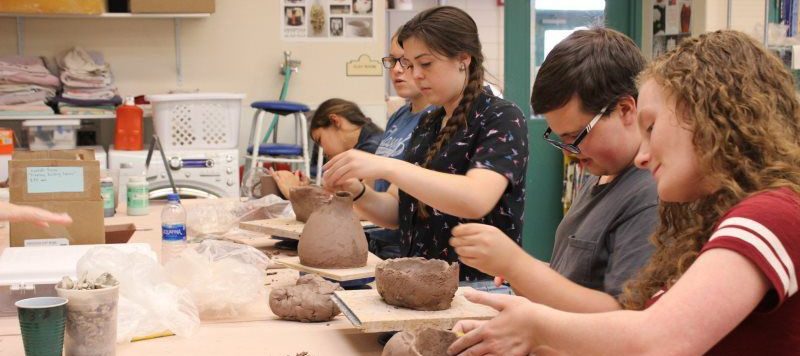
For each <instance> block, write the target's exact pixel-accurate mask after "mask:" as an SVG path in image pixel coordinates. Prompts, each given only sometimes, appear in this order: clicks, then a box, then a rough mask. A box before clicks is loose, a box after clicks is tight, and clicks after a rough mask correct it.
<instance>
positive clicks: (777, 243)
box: [719, 217, 797, 297]
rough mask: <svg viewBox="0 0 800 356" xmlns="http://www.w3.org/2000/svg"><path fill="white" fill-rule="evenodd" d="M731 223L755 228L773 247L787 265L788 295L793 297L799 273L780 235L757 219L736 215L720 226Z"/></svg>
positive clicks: (751, 228)
mask: <svg viewBox="0 0 800 356" xmlns="http://www.w3.org/2000/svg"><path fill="white" fill-rule="evenodd" d="M730 225H740V226H743V227H746V228H748V229H750V230H753V231H754V232H755V233H756V234H758V235H761V237H762V238H763V239H764V240H765V241H766V242H767V243H768V244H769V245H770V246H771V247H772V249H773V250H775V253H776V254H777V255H778V259H780V261H781V262H782V263H783V265H784V266H786V270H787V272H788V273H789V282H790V283H789V288H788V293H789V294H788V296H789V297H791V296H792V295H794V293H796V292H797V273H796V272H795V269H794V263H793V262H792V258H791V257H789V253H787V252H786V248H784V247H783V243H782V242H781V240H780V239H778V237H777V236H775V234H773V233H772V231H771V230H770V229H768V228H767V227H766V226H764V225H762V224H761V223H759V222H758V221H755V220H751V219H747V218H741V217H734V218H729V219H725V221H723V222H722V224H720V226H719V227H720V228H722V227H726V226H730Z"/></svg>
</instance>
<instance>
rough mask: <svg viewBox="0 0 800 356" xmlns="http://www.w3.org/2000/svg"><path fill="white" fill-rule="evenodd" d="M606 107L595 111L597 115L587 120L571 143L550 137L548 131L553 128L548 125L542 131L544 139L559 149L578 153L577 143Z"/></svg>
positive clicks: (595, 122) (551, 130) (550, 131)
mask: <svg viewBox="0 0 800 356" xmlns="http://www.w3.org/2000/svg"><path fill="white" fill-rule="evenodd" d="M607 109H608V105H606V106H605V107H603V109H601V110H600V112H599V113H597V115H595V116H594V118H592V121H589V124H588V125H586V127H584V128H583V130H581V132H580V133H579V134H578V136H577V137H575V141H572V143H564V142H561V141H559V140H555V139H552V138H550V133H552V132H553V129H551V128H550V127H548V128H547V130H546V131H545V132H544V140H545V141H547V143H549V144H551V145H553V147H555V148H557V149H559V150H564V151H567V152H569V153H572V154H580V153H581V149H580V148H579V147H578V145H580V144H581V141H583V139H584V138H586V135H588V134H589V131H592V128H593V127H594V125H595V124H597V121H598V120H600V118H601V117H603V114H605V113H606V110H607Z"/></svg>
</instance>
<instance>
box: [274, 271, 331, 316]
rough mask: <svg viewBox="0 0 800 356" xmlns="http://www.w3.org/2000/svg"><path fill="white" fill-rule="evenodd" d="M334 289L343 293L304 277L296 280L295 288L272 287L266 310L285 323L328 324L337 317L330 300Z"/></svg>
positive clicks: (314, 277)
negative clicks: (286, 321)
mask: <svg viewBox="0 0 800 356" xmlns="http://www.w3.org/2000/svg"><path fill="white" fill-rule="evenodd" d="M337 290H343V289H342V287H341V286H339V284H337V283H332V282H328V281H326V280H324V279H323V278H322V277H320V276H317V275H315V274H307V275H304V276H302V277H300V278H298V279H297V284H296V285H294V286H289V287H284V288H274V289H273V290H272V291H271V292H270V293H269V308H270V309H272V313H274V314H275V315H277V316H278V317H280V318H281V319H285V320H295V321H301V322H304V323H308V322H317V321H329V320H331V319H333V317H335V316H337V315H339V308H338V307H336V304H334V303H333V301H332V300H331V295H332V294H333V292H334V291H337Z"/></svg>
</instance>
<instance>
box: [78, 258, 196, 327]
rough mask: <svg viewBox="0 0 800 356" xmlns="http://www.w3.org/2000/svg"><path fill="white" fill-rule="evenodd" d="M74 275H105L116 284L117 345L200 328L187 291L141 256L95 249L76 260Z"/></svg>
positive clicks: (156, 265) (158, 266)
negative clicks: (75, 273) (110, 277)
mask: <svg viewBox="0 0 800 356" xmlns="http://www.w3.org/2000/svg"><path fill="white" fill-rule="evenodd" d="M77 272H78V275H79V276H82V275H83V274H84V273H86V274H87V277H88V278H91V279H94V278H96V277H97V276H99V275H100V274H102V273H104V272H108V273H110V274H111V275H113V276H114V277H116V278H117V280H118V281H119V306H118V308H119V309H118V314H117V342H128V341H130V340H131V339H133V338H135V337H143V336H149V335H154V334H160V333H163V332H164V331H167V330H169V331H171V332H172V333H174V334H175V335H178V336H183V337H190V336H192V335H193V334H194V333H195V332H196V331H197V328H198V327H199V326H200V317H199V314H198V312H197V307H196V306H195V303H194V301H192V297H191V294H190V293H189V291H188V290H186V289H183V288H179V287H177V286H175V285H174V284H172V283H171V282H170V281H169V280H168V279H167V278H166V272H165V271H164V269H163V268H162V267H161V265H159V264H158V261H156V260H154V259H153V258H151V257H149V256H147V255H145V254H142V253H139V252H130V253H129V252H122V251H120V250H117V249H114V248H112V247H95V248H92V249H91V250H89V251H88V252H86V254H85V255H84V256H83V257H82V258H81V259H80V260H78V269H77Z"/></svg>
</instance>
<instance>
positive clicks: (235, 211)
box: [186, 194, 294, 237]
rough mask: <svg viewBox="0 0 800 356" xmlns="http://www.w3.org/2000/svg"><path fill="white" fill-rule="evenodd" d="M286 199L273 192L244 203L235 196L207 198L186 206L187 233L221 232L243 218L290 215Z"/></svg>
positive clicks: (192, 234)
mask: <svg viewBox="0 0 800 356" xmlns="http://www.w3.org/2000/svg"><path fill="white" fill-rule="evenodd" d="M293 217H294V212H292V207H291V205H290V204H289V201H287V200H283V199H281V198H279V197H278V196H276V195H271V194H270V195H267V196H265V197H262V198H259V199H254V200H250V201H246V202H240V201H238V199H217V200H209V201H207V202H203V203H201V204H198V205H194V206H192V207H190V208H189V209H188V212H187V217H186V228H187V233H188V234H189V236H191V237H204V236H206V235H222V234H224V233H226V232H228V231H230V230H231V229H233V228H236V227H238V226H239V223H240V222H242V221H251V220H260V219H274V218H293Z"/></svg>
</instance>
